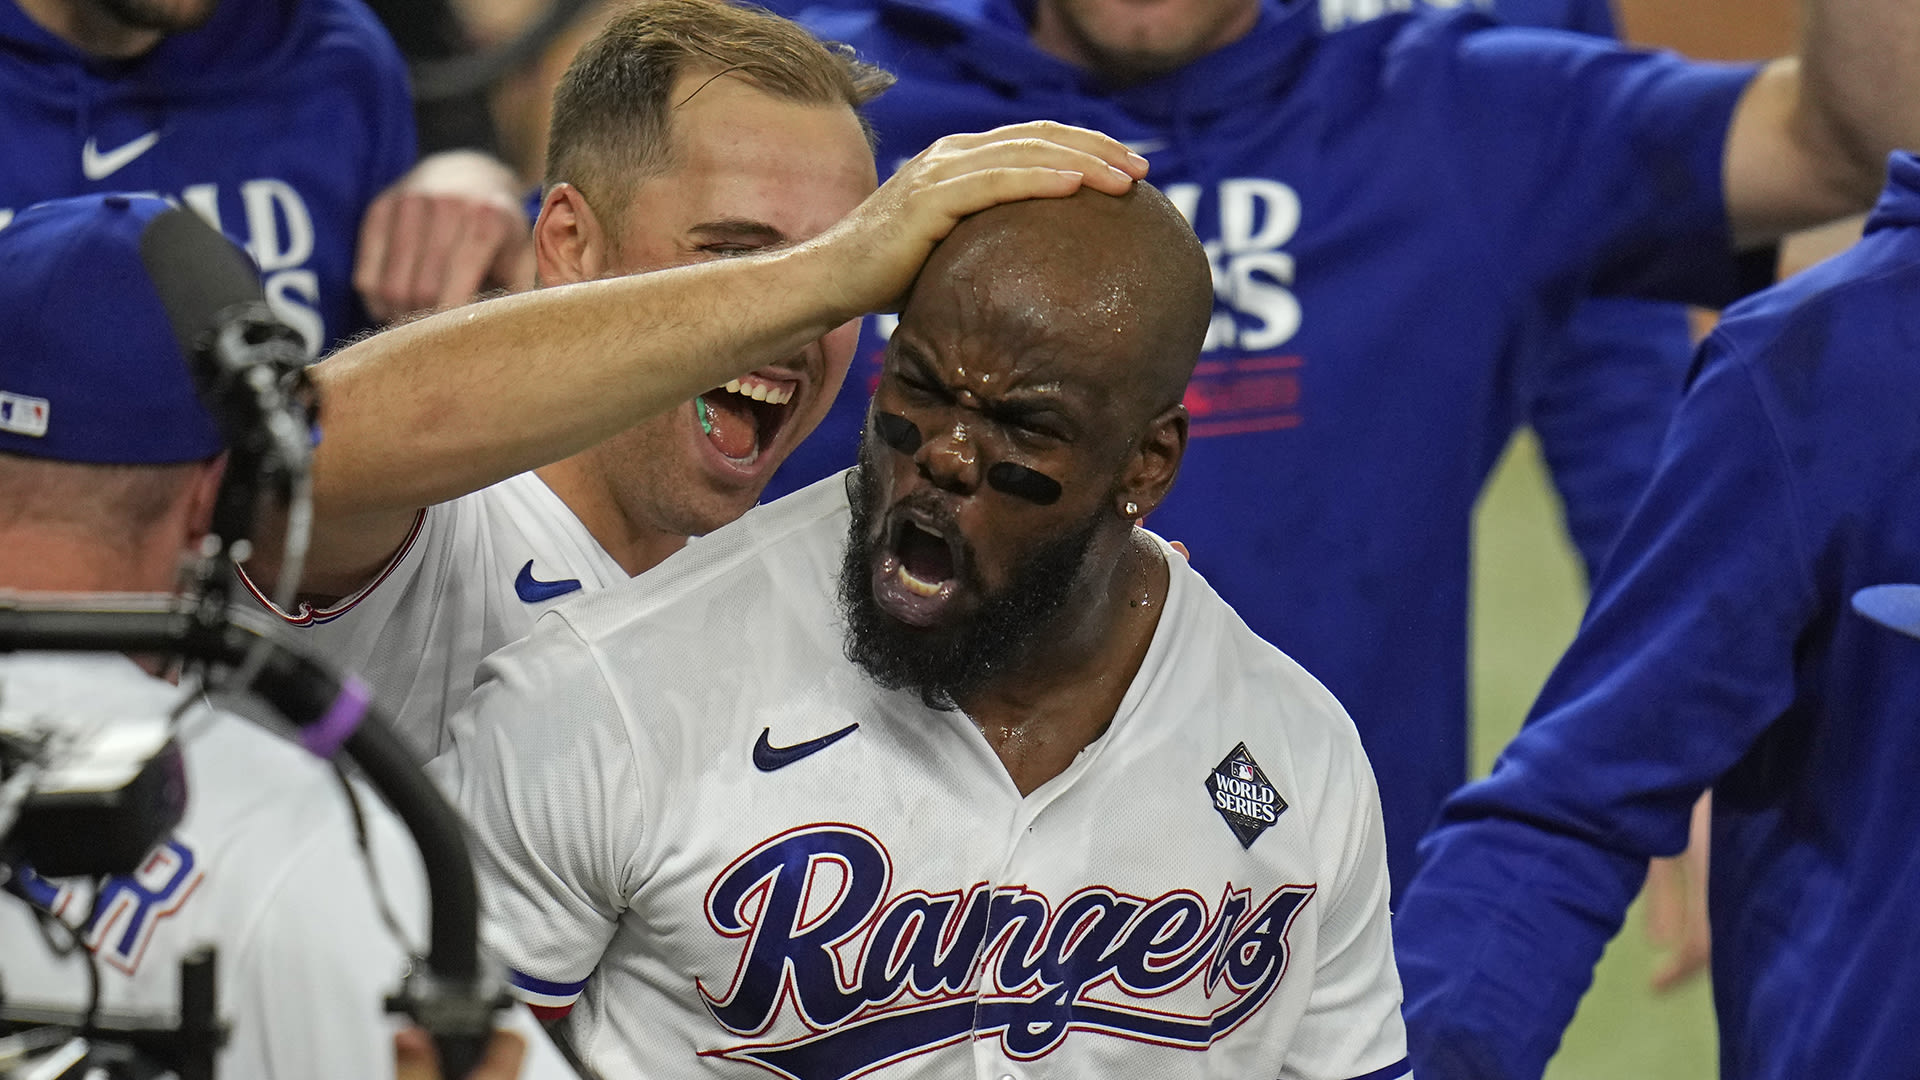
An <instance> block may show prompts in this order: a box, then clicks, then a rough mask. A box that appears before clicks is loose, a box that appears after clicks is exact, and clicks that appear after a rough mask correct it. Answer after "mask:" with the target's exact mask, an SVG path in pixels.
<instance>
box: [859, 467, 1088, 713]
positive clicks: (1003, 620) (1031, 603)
mask: <svg viewBox="0 0 1920 1080" xmlns="http://www.w3.org/2000/svg"><path fill="white" fill-rule="evenodd" d="M867 459H868V455H867V448H866V446H865V445H862V446H861V448H860V464H859V466H858V467H856V468H855V469H854V470H853V472H852V473H851V474H849V475H848V478H847V495H848V502H849V503H851V504H852V508H853V521H852V523H851V524H850V525H849V526H848V529H847V552H846V558H845V560H844V561H843V563H842V564H841V567H840V611H841V614H842V616H843V617H844V618H845V619H846V621H847V637H846V653H847V659H849V660H851V661H853V662H854V663H855V664H858V665H859V666H860V668H861V669H862V670H864V671H865V672H866V673H867V676H868V677H869V678H871V679H872V680H873V681H874V682H876V683H879V684H880V685H881V686H883V687H885V688H887V689H888V690H911V691H913V692H915V693H917V694H919V695H920V700H922V701H924V702H926V704H927V707H928V708H933V709H952V708H956V707H957V705H956V702H957V701H958V700H959V699H960V698H963V697H965V696H966V695H967V694H968V693H969V692H970V691H973V690H976V689H979V688H980V687H982V686H985V685H986V684H988V683H990V682H992V681H993V680H994V679H996V678H998V677H1000V676H1001V675H1003V674H1005V673H1006V672H1007V671H1008V670H1010V669H1011V668H1012V667H1013V666H1014V663H1015V661H1016V660H1017V659H1019V658H1022V657H1024V656H1025V655H1026V654H1028V653H1029V652H1031V651H1032V649H1033V646H1034V643H1035V642H1037V641H1038V640H1040V638H1041V637H1042V636H1043V635H1044V633H1045V631H1046V630H1047V629H1048V627H1049V626H1050V625H1051V624H1052V622H1053V620H1054V617H1055V616H1056V615H1058V614H1059V613H1060V610H1061V609H1062V608H1064V607H1065V606H1066V603H1067V597H1068V595H1069V594H1070V593H1071V592H1072V589H1073V583H1074V580H1075V579H1076V578H1077V577H1078V576H1079V573H1080V568H1081V565H1082V564H1083V563H1085V562H1086V558H1087V551H1088V549H1089V548H1091V547H1092V545H1093V538H1094V535H1095V534H1096V533H1097V532H1098V530H1099V528H1100V522H1101V518H1100V516H1099V515H1098V514H1095V515H1094V516H1091V517H1089V518H1088V519H1087V520H1086V522H1085V523H1084V524H1083V525H1081V526H1080V527H1079V528H1077V529H1075V530H1074V531H1073V532H1071V533H1069V534H1067V535H1065V536H1062V537H1060V538H1058V539H1055V540H1051V541H1049V542H1047V543H1045V544H1043V545H1041V546H1040V547H1039V548H1038V549H1036V550H1035V551H1034V553H1033V554H1032V555H1031V556H1029V557H1028V558H1026V559H1023V560H1022V561H1021V562H1020V563H1019V565H1017V566H1016V567H1015V568H1014V573H1013V578H1012V580H1010V581H1009V582H1008V583H1007V585H1006V587H1005V588H1003V589H1000V590H997V591H994V592H988V591H987V590H986V589H984V588H982V587H981V586H980V584H979V582H978V579H977V578H975V577H974V573H973V560H972V559H970V558H963V559H962V560H960V566H958V567H956V568H955V572H956V573H957V574H958V575H959V576H960V578H961V580H962V581H963V582H965V583H966V584H967V585H968V586H969V587H971V588H972V589H973V590H974V591H975V592H976V593H977V594H978V595H979V596H980V605H979V607H978V608H977V609H976V610H975V612H974V614H973V616H972V617H971V618H969V619H967V620H966V621H964V622H960V623H956V624H954V625H950V626H942V627H935V628H920V627H912V626H907V625H906V624H904V623H902V622H900V621H898V620H896V619H894V618H893V617H891V616H889V615H888V614H886V613H885V612H883V611H881V610H880V605H879V604H877V603H875V602H874V599H873V550H874V543H873V542H872V541H869V540H868V539H867V536H868V532H869V528H868V527H869V525H870V524H871V523H872V520H873V514H874V507H873V502H874V498H875V490H874V488H875V485H874V482H873V480H872V467H871V466H870V465H869V464H868V460H867Z"/></svg>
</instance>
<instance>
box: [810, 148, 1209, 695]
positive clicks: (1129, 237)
mask: <svg viewBox="0 0 1920 1080" xmlns="http://www.w3.org/2000/svg"><path fill="white" fill-rule="evenodd" d="M1212 316H1213V275H1212V272H1211V270H1210V268H1209V266H1208V262H1207V257H1206V253H1205V252H1204V251H1203V250H1201V247H1200V241H1199V240H1198V239H1196V238H1195V237H1194V235H1193V230H1192V228H1190V227H1189V226H1188V225H1187V222H1186V220H1185V219H1184V218H1182V217H1181V216H1180V212H1179V211H1178V210H1176V209H1174V206H1173V204H1172V203H1170V202H1168V201H1167V199H1166V197H1165V196H1163V195H1161V194H1160V193H1159V192H1158V191H1156V190H1154V189H1153V188H1151V187H1148V186H1147V185H1145V184H1135V185H1134V187H1133V189H1132V191H1131V192H1129V193H1128V194H1126V195H1124V196H1121V197H1118V198H1115V197H1114V196H1111V195H1103V194H1100V193H1099V192H1095V191H1090V190H1085V189H1083V190H1082V191H1081V192H1080V193H1079V194H1076V195H1073V196H1071V197H1068V198H1065V199H1036V200H1033V201H1030V202H1020V203H1011V204H1008V205H1005V206H1000V207H995V208H994V209H991V210H986V211H983V212H981V213H979V214H975V215H974V216H973V217H970V218H968V219H966V220H965V221H963V222H961V223H960V225H959V226H958V227H957V228H955V229H954V230H953V232H952V233H951V234H950V235H948V237H947V238H946V240H944V241H942V242H941V244H940V246H939V247H937V248H935V249H934V252H933V254H932V256H931V257H930V258H929V259H928V260H927V264H926V266H925V267H923V268H922V269H921V271H920V276H919V278H918V279H917V280H916V281H915V282H914V286H913V291H912V292H911V293H910V294H909V295H908V298H907V305H906V307H905V309H904V310H903V311H902V312H901V317H900V325H899V326H898V327H897V328H896V329H895V331H894V334H893V336H892V338H891V339H890V340H889V341H888V343H887V358H886V361H885V363H884V364H883V365H882V368H881V373H880V382H879V385H878V386H877V387H876V388H875V390H874V398H873V405H872V407H871V411H870V413H869V421H868V425H867V430H866V434H865V437H864V438H863V440H862V443H861V464H860V467H859V468H858V469H857V470H855V473H854V474H853V477H852V480H853V484H852V487H851V489H850V490H851V495H852V499H851V503H852V506H853V514H852V517H851V521H850V523H849V527H848V543H847V550H846V560H845V563H844V565H843V566H842V568H841V578H840V595H841V601H842V610H843V612H844V614H845V616H846V620H847V655H848V656H849V657H851V658H852V659H853V660H854V661H855V662H856V663H858V664H859V665H860V666H861V667H862V668H863V669H864V670H865V671H866V672H867V674H868V675H869V676H870V677H872V678H873V679H874V680H875V681H876V682H878V683H879V684H880V685H882V686H887V687H893V688H911V689H913V690H916V691H918V692H919V693H920V694H921V696H922V698H923V699H924V700H925V701H926V702H927V703H928V704H929V705H932V706H935V707H939V708H944V707H948V706H950V705H952V704H954V703H961V702H964V701H965V700H966V699H967V697H968V695H970V694H973V693H976V692H978V691H981V690H982V688H984V687H987V686H990V685H998V684H1001V682H1002V680H1006V679H1016V680H1017V679H1019V678H1021V677H1023V676H1022V674H1021V673H1022V672H1024V673H1025V675H1026V676H1032V675H1033V674H1034V671H1035V670H1036V669H1033V668H1032V667H1031V664H1032V663H1033V662H1034V660H1035V658H1036V657H1038V656H1042V655H1044V654H1045V653H1046V652H1047V651H1048V650H1049V649H1065V650H1066V651H1067V652H1069V653H1071V652H1073V651H1074V650H1076V649H1081V650H1085V649H1097V648H1099V646H1098V645H1097V644H1096V643H1099V642H1104V641H1109V640H1116V639H1111V638H1110V637H1109V636H1108V631H1109V630H1111V629H1112V628H1113V627H1115V626H1118V625H1120V623H1121V622H1124V621H1125V620H1126V619H1127V618H1129V617H1130V616H1129V615H1128V614H1127V613H1129V612H1138V611H1139V610H1141V608H1140V605H1141V604H1143V603H1147V602H1148V599H1150V593H1151V590H1152V586H1151V584H1143V583H1151V582H1154V581H1162V582H1164V580H1165V578H1166V570H1165V566H1164V563H1163V562H1162V561H1161V560H1162V556H1161V554H1160V551H1159V549H1157V548H1155V547H1154V546H1153V545H1152V544H1151V543H1149V542H1147V541H1145V540H1143V539H1142V538H1141V535H1136V530H1135V529H1134V520H1135V519H1136V518H1139V517H1142V516H1144V515H1145V514H1149V513H1151V512H1152V511H1153V508H1154V507H1155V506H1158V505H1159V504H1160V501H1161V500H1162V499H1163V498H1164V497H1165V496H1166V493H1167V490H1168V489H1169V488H1170V487H1171V486H1172V484H1173V480H1174V476H1175V475H1176V473H1177V472H1178V471H1179V468H1180V459H1181V456H1182V455H1183V454H1184V453H1185V451H1186V444H1187V411H1186V407H1185V406H1184V405H1182V404H1181V398H1182V397H1183V396H1184V395H1185V392H1186V386H1187V379H1188V377H1189V376H1191V375H1192V374H1193V365H1194V362H1195V360H1196V359H1197V358H1198V357H1199V355H1200V345H1201V343H1202V342H1203V341H1204V340H1205V338H1206V333H1207V324H1208V322H1209V321H1210V320H1211V319H1212ZM1143 598H1146V599H1143ZM1042 666H1044V665H1042Z"/></svg>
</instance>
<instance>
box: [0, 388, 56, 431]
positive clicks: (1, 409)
mask: <svg viewBox="0 0 1920 1080" xmlns="http://www.w3.org/2000/svg"><path fill="white" fill-rule="evenodd" d="M0 431H11V432H13V433H14V434H15V435H25V436H28V437H29V438H35V439H38V438H40V437H41V436H43V435H45V434H46V433H47V402H46V401H45V399H43V398H34V397H22V396H20V395H19V394H8V393H0Z"/></svg>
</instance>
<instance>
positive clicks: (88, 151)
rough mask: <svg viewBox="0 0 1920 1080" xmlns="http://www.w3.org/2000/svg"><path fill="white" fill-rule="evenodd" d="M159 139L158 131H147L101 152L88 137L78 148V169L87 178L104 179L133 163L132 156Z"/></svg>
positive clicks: (149, 147) (150, 147)
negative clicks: (85, 142) (127, 141)
mask: <svg viewBox="0 0 1920 1080" xmlns="http://www.w3.org/2000/svg"><path fill="white" fill-rule="evenodd" d="M159 141H160V133H159V132H158V131H149V132H147V133H146V134H145V135H142V136H140V137H139V138H137V139H135V140H133V141H132V142H129V143H122V144H121V145H119V146H116V147H114V148H113V149H111V150H109V151H107V152H106V153H104V154H103V153H101V152H100V147H99V146H98V145H96V144H95V143H94V141H93V139H92V138H91V137H89V138H88V139H87V145H85V146H83V147H81V148H80V171H81V172H83V173H85V174H86V177H87V179H89V180H105V179H106V178H107V177H109V176H112V175H113V174H114V173H117V172H119V171H120V170H121V169H124V168H126V167H127V166H128V165H131V164H133V159H134V158H137V157H139V156H140V155H141V154H144V153H146V152H147V151H149V150H151V149H153V144H154V143H157V142H159Z"/></svg>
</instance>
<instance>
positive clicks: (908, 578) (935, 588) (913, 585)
mask: <svg viewBox="0 0 1920 1080" xmlns="http://www.w3.org/2000/svg"><path fill="white" fill-rule="evenodd" d="M897 576H898V577H899V578H900V584H902V585H905V586H906V587H907V591H909V592H912V593H914V594H916V595H919V596H934V595H937V594H938V593H939V592H940V583H939V582H937V581H931V582H929V581H921V580H920V579H919V578H917V577H914V576H913V575H912V574H910V573H908V572H907V568H906V567H905V566H902V567H901V568H900V570H899V573H898V575H897Z"/></svg>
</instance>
